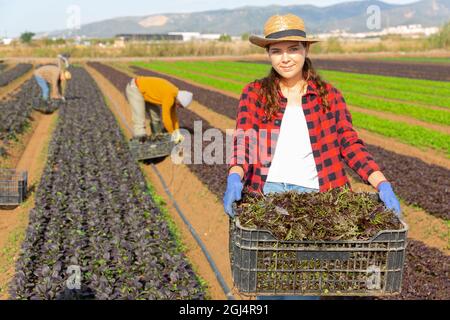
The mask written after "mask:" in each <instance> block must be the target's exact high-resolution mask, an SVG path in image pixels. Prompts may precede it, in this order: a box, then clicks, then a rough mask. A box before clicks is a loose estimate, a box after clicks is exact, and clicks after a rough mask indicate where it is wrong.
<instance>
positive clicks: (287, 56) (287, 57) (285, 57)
mask: <svg viewBox="0 0 450 320" xmlns="http://www.w3.org/2000/svg"><path fill="white" fill-rule="evenodd" d="M281 59H282V61H283V62H286V61H289V59H290V57H289V54H288V53H287V52H283V55H282V57H281Z"/></svg>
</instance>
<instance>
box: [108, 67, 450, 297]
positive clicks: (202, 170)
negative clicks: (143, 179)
mask: <svg viewBox="0 0 450 320" xmlns="http://www.w3.org/2000/svg"><path fill="white" fill-rule="evenodd" d="M106 70H108V68H107V67H105V68H104V71H106ZM106 72H107V73H106V75H107V76H108V77H109V78H110V79H112V80H113V83H115V84H117V89H119V90H122V88H123V87H121V86H120V85H119V84H118V83H119V82H120V81H118V78H119V77H122V78H123V79H124V80H122V82H123V83H126V81H128V79H129V76H127V75H126V74H123V73H121V72H118V71H117V70H111V69H109V70H108V71H106ZM120 74H122V75H120ZM197 96H198V95H197ZM185 111H187V110H185ZM181 119H183V120H181ZM195 120H202V121H203V129H204V130H205V129H207V128H209V127H211V126H210V125H209V124H208V122H207V121H205V120H204V119H202V118H201V117H200V116H198V115H196V114H194V113H192V112H191V113H189V112H184V113H183V114H180V121H182V125H183V126H184V127H186V128H188V129H192V123H193V122H194V121H195ZM206 167H209V168H206ZM214 168H216V169H214ZM189 169H190V170H192V171H193V172H194V174H196V176H197V178H199V179H200V180H201V181H202V182H203V183H204V184H205V185H206V186H207V187H208V189H210V190H211V191H212V192H213V193H214V194H215V195H216V196H217V197H218V198H219V199H220V198H221V197H222V195H223V191H224V188H225V178H224V177H223V176H224V173H223V171H224V170H223V168H221V166H217V165H214V166H206V165H196V166H192V167H189ZM225 171H226V169H225ZM218 184H220V185H218ZM411 242H414V243H416V241H414V240H411ZM417 243H418V242H417ZM425 248H427V247H425ZM426 250H427V251H426V252H427V253H430V254H429V255H430V256H432V257H434V260H433V261H431V260H427V261H428V262H429V264H427V268H422V269H421V270H419V271H415V272H414V273H413V276H412V277H413V280H412V281H409V282H408V283H414V284H415V285H414V293H411V292H410V293H409V294H407V295H406V296H404V297H403V298H405V299H420V298H424V297H426V298H427V299H433V298H442V295H444V297H446V295H447V293H446V292H445V291H444V292H443V291H442V290H441V288H442V286H443V282H442V281H443V279H446V277H447V276H448V274H447V273H442V272H441V271H442V270H439V268H435V267H434V265H436V264H442V262H443V261H444V262H446V261H448V260H449V257H448V256H445V255H443V254H442V253H441V252H439V250H435V249H430V248H427V249H426ZM416 255H417V254H416V253H414V252H412V253H411V252H410V249H408V264H409V265H410V269H411V270H414V265H412V263H413V262H409V261H413V260H412V259H410V258H409V257H410V256H411V257H414V256H416ZM430 275H431V276H432V278H433V279H434V280H429V279H428V278H430ZM435 275H438V276H435ZM424 279H427V281H431V282H428V283H427V286H426V287H427V288H426V289H423V288H422V287H421V283H422V282H423V281H424ZM429 288H434V289H433V290H431V291H430V290H429ZM444 288H445V283H444Z"/></svg>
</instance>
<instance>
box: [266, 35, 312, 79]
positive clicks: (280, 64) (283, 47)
mask: <svg viewBox="0 0 450 320" xmlns="http://www.w3.org/2000/svg"><path fill="white" fill-rule="evenodd" d="M308 49H309V47H308V45H306V46H305V45H304V44H303V43H302V42H299V41H285V42H280V43H275V44H272V45H270V47H269V48H268V53H269V58H270V61H271V62H272V66H273V68H274V69H275V70H276V71H277V72H278V74H279V75H280V76H282V77H283V78H285V79H292V78H296V77H298V76H300V77H301V73H302V70H303V65H304V64H305V58H306V55H307V54H308Z"/></svg>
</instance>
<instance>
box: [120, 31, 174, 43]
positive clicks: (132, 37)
mask: <svg viewBox="0 0 450 320" xmlns="http://www.w3.org/2000/svg"><path fill="white" fill-rule="evenodd" d="M116 39H119V40H122V41H123V42H128V41H138V42H149V41H163V40H170V41H183V37H182V36H181V35H173V34H172V35H171V34H151V33H149V34H138V33H136V34H118V35H116Z"/></svg>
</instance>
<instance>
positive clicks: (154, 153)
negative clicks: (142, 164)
mask: <svg viewBox="0 0 450 320" xmlns="http://www.w3.org/2000/svg"><path fill="white" fill-rule="evenodd" d="M171 137H172V136H171V135H170V134H160V135H158V136H157V137H156V138H154V139H148V140H147V141H145V142H139V141H137V140H134V139H133V140H131V141H130V143H129V146H130V151H131V154H132V155H133V157H134V158H135V159H136V160H149V159H155V158H160V157H167V156H168V155H170V154H171V152H172V149H173V148H174V147H175V143H174V142H173V141H172V139H171Z"/></svg>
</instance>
